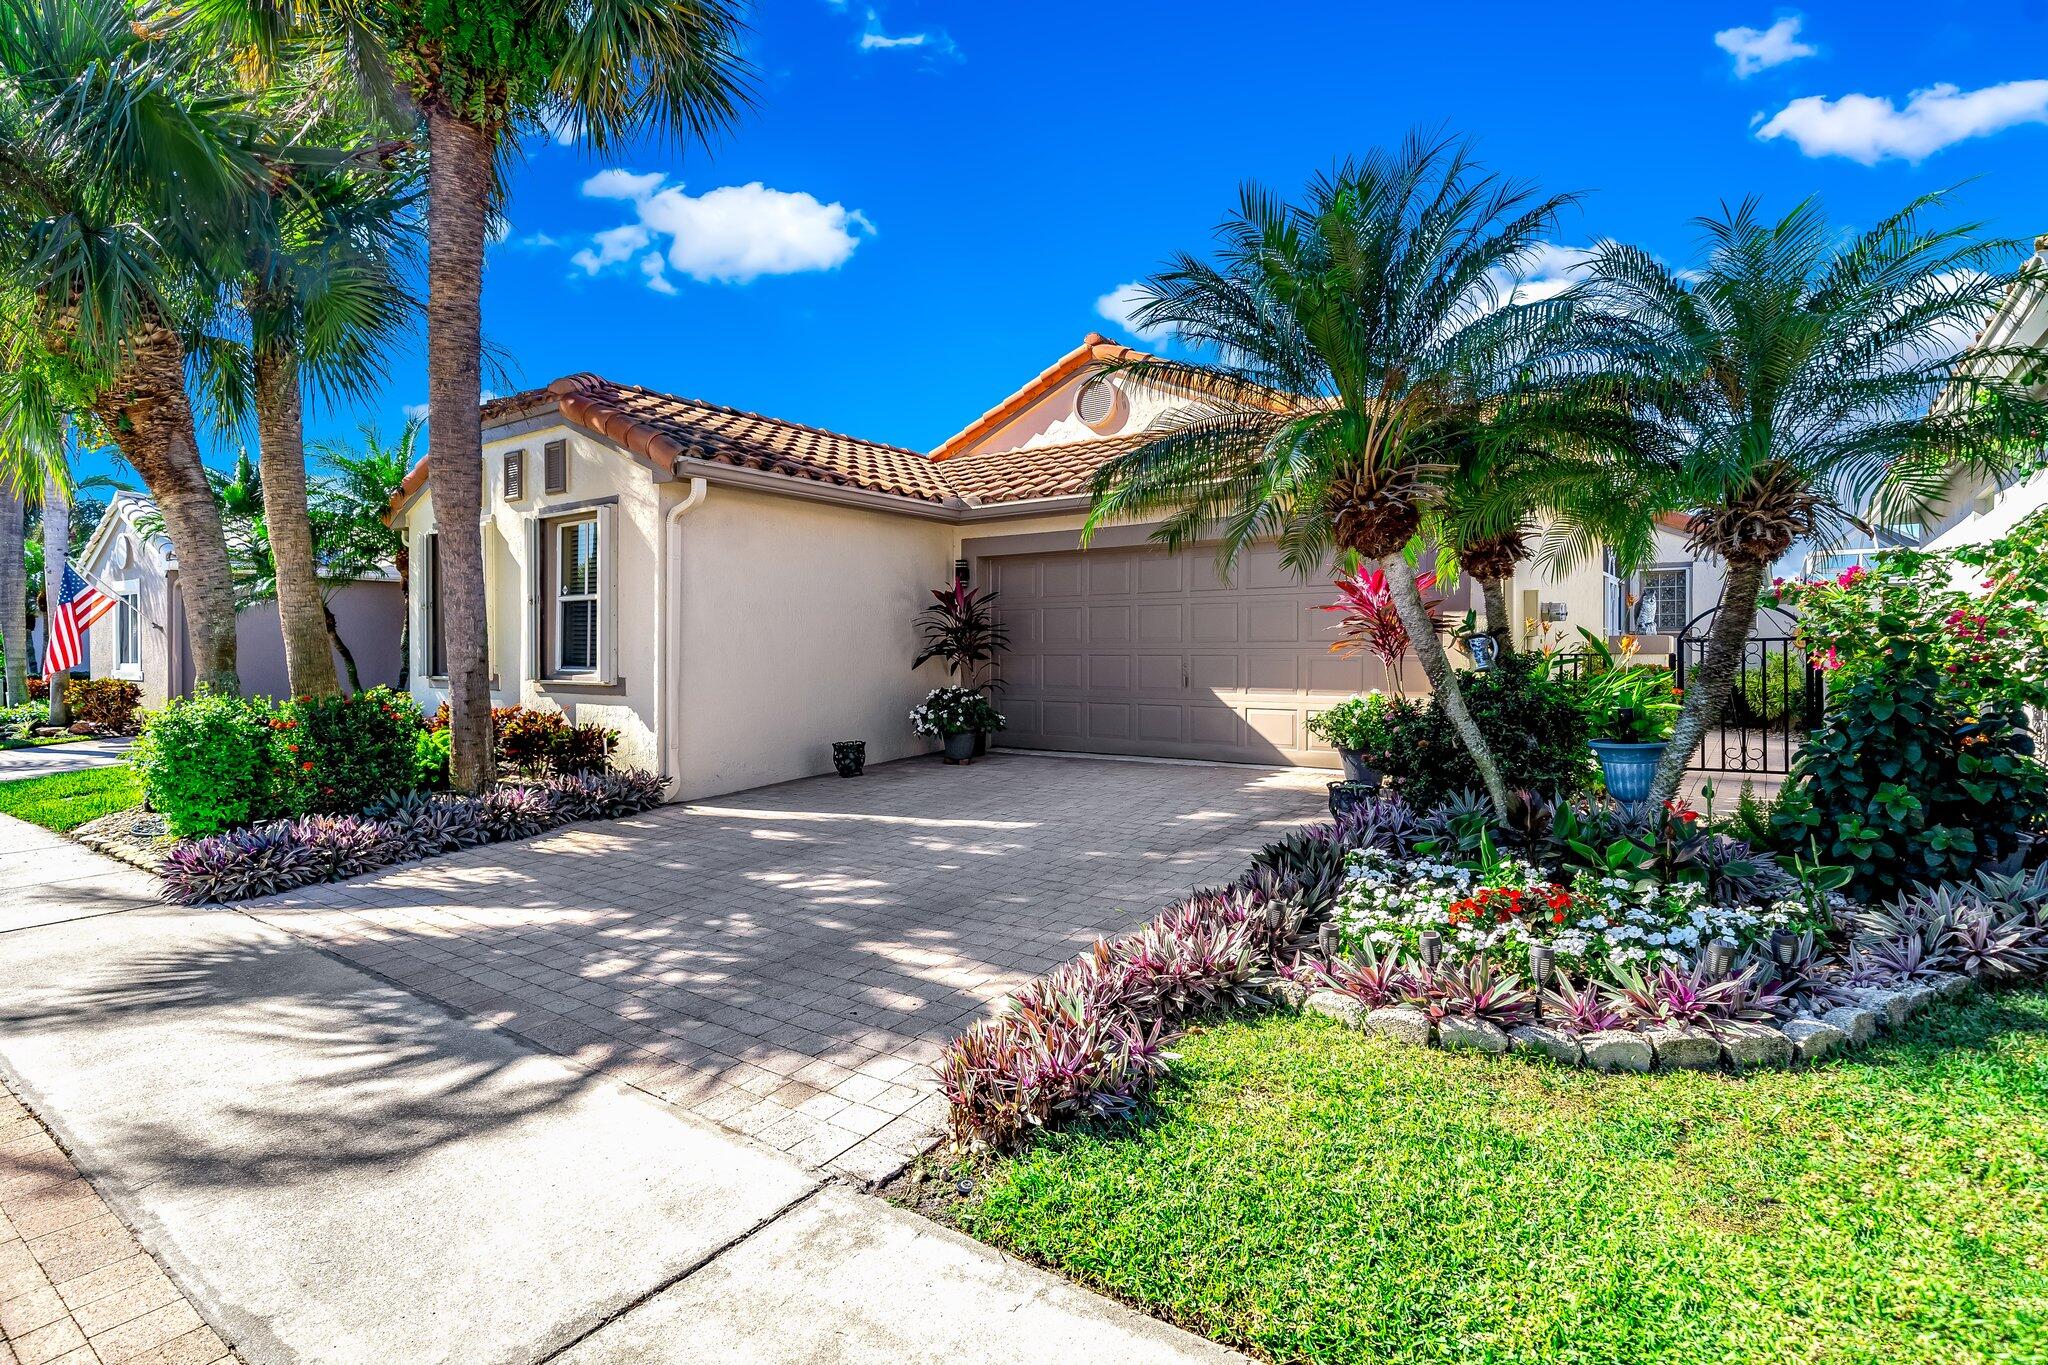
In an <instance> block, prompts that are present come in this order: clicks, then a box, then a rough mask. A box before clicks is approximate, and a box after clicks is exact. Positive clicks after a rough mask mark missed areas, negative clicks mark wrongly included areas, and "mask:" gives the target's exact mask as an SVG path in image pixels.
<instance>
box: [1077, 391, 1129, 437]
mask: <svg viewBox="0 0 2048 1365" xmlns="http://www.w3.org/2000/svg"><path fill="white" fill-rule="evenodd" d="M1128 408H1129V404H1128V403H1127V402H1126V400H1125V398H1124V391H1123V390H1122V389H1120V388H1118V387H1117V386H1116V385H1115V384H1112V383H1110V381H1109V380H1107V379H1103V378H1099V377H1098V378H1095V379H1091V380H1089V381H1088V382H1087V383H1085V384H1083V385H1082V386H1081V387H1080V389H1079V390H1077V391H1076V392H1075V394H1074V415H1075V416H1076V417H1078V418H1080V419H1081V421H1082V422H1083V423H1085V424H1086V425H1087V427H1088V428H1089V430H1091V431H1095V432H1098V433H1101V432H1110V431H1114V430H1116V429H1117V428H1118V427H1120V426H1122V425H1123V423H1124V414H1125V412H1126V411H1127V410H1128Z"/></svg>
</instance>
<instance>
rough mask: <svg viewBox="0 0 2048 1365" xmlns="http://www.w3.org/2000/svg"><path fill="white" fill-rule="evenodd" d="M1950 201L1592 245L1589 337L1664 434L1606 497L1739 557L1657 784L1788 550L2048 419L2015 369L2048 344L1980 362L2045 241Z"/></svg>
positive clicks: (1892, 506)
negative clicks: (1863, 222) (1943, 214)
mask: <svg viewBox="0 0 2048 1365" xmlns="http://www.w3.org/2000/svg"><path fill="white" fill-rule="evenodd" d="M1945 198H1946V196H1945V195H1942V194H1931V195H1926V196H1923V197H1921V198H1918V199H1915V200H1914V201H1912V202H1911V203H1909V204H1907V205H1906V206H1905V207H1904V208H1902V209H1901V210H1899V211H1898V212H1897V213H1894V214H1892V215H1890V216H1889V217H1886V218H1884V219H1882V220H1881V221H1879V222H1877V223H1876V224H1874V225H1872V226H1871V227H1869V228H1867V229H1865V230H1863V231H1860V232H1855V233H1849V234H1844V233H1841V232H1839V231H1837V230H1836V229H1834V228H1832V227H1830V225H1829V223H1828V221H1827V218H1826V216H1825V215H1824V214H1823V212H1822V210H1821V207H1820V205H1819V204H1818V203H1816V202H1814V201H1811V200H1808V201H1806V202H1803V203H1801V204H1799V205H1798V206H1796V207H1795V208H1793V209H1792V211H1791V212H1789V213H1788V214H1786V215H1785V216H1784V217H1783V218H1781V219H1778V220H1777V221H1775V222H1771V221H1767V220H1766V219H1765V218H1764V217H1763V215H1762V210H1761V208H1760V206H1759V205H1758V204H1757V203H1756V202H1755V201H1753V200H1752V201H1747V202H1744V203H1743V204H1741V205H1739V206H1734V207H1729V206H1725V205H1724V206H1723V208H1722V210H1721V211H1720V212H1719V213H1716V214H1713V215H1710V216H1707V217H1704V218H1701V219H1699V220H1698V226H1699V228H1700V230H1701V232H1702V234H1703V237H1704V242H1703V249H1702V250H1701V251H1700V253H1699V255H1698V259H1697V260H1696V261H1695V262H1694V263H1693V265H1692V267H1691V269H1689V270H1686V271H1679V270H1676V269H1673V268H1671V267H1669V266H1666V265H1664V264H1663V263H1661V262H1659V261H1658V260H1656V259H1655V258H1654V257H1652V256H1650V255H1649V254H1648V253H1647V252H1644V251H1642V250H1639V249H1637V248H1634V247H1628V246H1620V245H1612V244H1610V245H1606V246H1603V247H1601V248H1600V249H1598V250H1597V251H1595V252H1594V253H1593V255H1592V258H1591V261H1590V263H1589V274H1588V280H1587V283H1586V285H1585V287H1584V297H1583V298H1582V299H1581V300H1580V305H1581V313H1582V321H1584V322H1585V324H1586V326H1587V328H1588V331H1587V333H1586V341H1587V344H1588V347H1589V354H1591V355H1592V356H1594V357H1596V358H1597V360H1596V364H1597V367H1598V368H1600V369H1601V370H1602V371H1603V372H1604V375H1605V377H1606V380H1607V382H1608V383H1609V384H1610V385H1611V392H1612V394H1613V395H1614V396H1615V397H1616V398H1617V399H1618V400H1620V401H1625V402H1626V403H1628V404H1629V405H1631V407H1632V409H1633V410H1634V411H1635V413H1636V414H1637V415H1638V416H1639V417H1640V418H1641V419H1642V420H1643V422H1644V423H1645V425H1646V439H1643V440H1642V441H1640V442H1639V443H1638V444H1637V445H1636V447H1635V448H1634V450H1633V451H1632V452H1631V453H1630V455H1629V457H1628V459H1627V460H1626V461H1625V462H1623V463H1622V464H1620V465H1618V466H1617V467H1615V468H1613V469H1611V470H1609V471H1607V476H1606V477H1604V478H1596V479H1593V480H1591V481H1590V482H1589V484H1588V486H1587V491H1586V492H1585V494H1584V499H1585V500H1586V502H1588V503H1589V504H1597V503H1610V504H1611V503H1612V502H1614V501H1615V500H1617V499H1618V498H1621V497H1624V496H1625V497H1628V498H1631V499H1633V500H1634V501H1635V503H1636V505H1637V507H1638V509H1639V511H1640V516H1641V521H1642V522H1643V523H1644V524H1647V523H1648V521H1649V519H1650V517H1652V516H1653V515H1655V514H1656V513H1659V512H1679V513H1683V514H1686V515H1688V516H1689V517H1690V519H1691V520H1690V530H1689V532H1688V537H1687V538H1688V542H1689V545H1690V548H1691V549H1692V550H1693V552H1694V553H1696V554H1702V555H1711V556H1714V557H1716V558H1718V559H1720V560H1721V561H1722V562H1723V563H1724V564H1725V565H1726V566H1727V586H1726V589H1725V591H1724V594H1723V597H1722V602H1721V607H1720V610H1719V612H1718V613H1717V614H1716V615H1715V617H1714V621H1713V624H1712V626H1711V627H1710V629H1709V631H1708V638H1707V643H1706V647H1705V654H1704V658H1703V659H1702V661H1701V663H1700V666H1699V667H1698V668H1697V670H1694V671H1692V672H1690V673H1689V674H1688V686H1687V691H1686V696H1685V702H1684V706H1683V708H1682V709H1681V711H1680V713H1679V716H1678V720H1677V722H1676V725H1675V727H1674V730H1673V734H1672V739H1671V744H1670V747H1669V748H1668V749H1667V750H1666V752H1665V755H1664V760H1663V764H1662V766H1661V767H1660V768H1659V769H1658V772H1657V776H1656V780H1655V782H1654V784H1653V786H1652V789H1651V793H1650V797H1651V799H1652V800H1657V801H1661V800H1668V799H1670V798H1671V797H1672V796H1673V795H1674V794H1675V793H1676V792H1677V790H1678V783H1679V781H1680V779H1681V778H1682V776H1683V774H1684V771H1685V767H1686V764H1687V762H1688V761H1689V759H1690V757H1691V755H1692V752H1693V750H1694V749H1695V748H1696V747H1697V746H1698V744H1699V742H1700V739H1701V737H1702V736H1703V735H1704V734H1705V732H1706V730H1707V729H1708V727H1710V726H1711V725H1713V724H1714V723H1715V722H1716V721H1717V720H1718V719H1719V717H1720V714H1721V711H1722V708H1723V707H1724V706H1725V705H1726V704H1727V700H1728V695H1729V692H1730V690H1731V689H1732V687H1733V685H1734V682H1735V678H1736V675H1737V673H1738V671H1739V670H1740V667H1741V663H1742V657H1743V651H1744V647H1745V642H1746V640H1747V639H1748V636H1749V632H1750V629H1751V626H1752V624H1753V623H1754V621H1755V619H1756V612H1757V596H1758V592H1759V590H1760V589H1761V588H1762V586H1763V583H1764V579H1765V576H1766V575H1767V574H1768V573H1769V571H1770V568H1771V565H1772V564H1773V563H1775V562H1776V561H1777V560H1778V559H1779V558H1780V557H1782V556H1783V555H1784V554H1785V553H1786V552H1787V551H1788V550H1789V549H1790V548H1791V547H1792V546H1793V545H1794V544H1795V543H1797V542H1800V541H1802V540H1805V541H1813V542H1816V543H1819V544H1823V545H1825V544H1828V543H1831V542H1832V541H1833V539H1834V538H1835V537H1836V536H1838V535H1839V534H1840V533H1842V532H1843V531H1844V530H1845V529H1847V528H1848V527H1849V526H1850V525H1852V524H1853V521H1854V519H1858V518H1870V517H1874V518H1875V519H1878V520H1887V521H1889V520H1895V519H1898V518H1901V517H1907V516H1911V515H1912V514H1914V513H1915V512H1917V511H1919V510H1920V509H1922V508H1923V507H1925V506H1926V505H1927V504H1928V503H1929V502H1930V501H1931V500H1932V499H1934V498H1935V497H1937V496H1938V495H1939V494H1940V492H1941V490H1942V488H1943V487H1944V486H1945V484H1946V482H1947V481H1948V479H1949V478H1950V477H1951V476H1952V475H1953V474H1954V473H1955V472H1956V471H1957V470H1959V469H1962V468H1976V469H1981V470H1989V471H1994V472H2001V473H2002V472H2005V471H2008V470H2010V469H2012V468H2014V467H2015V466H2016V465H2017V464H2018V463H2019V462H2020V461H2021V460H2022V459H2024V458H2026V452H2028V451H2030V450H2038V449H2039V445H2040V442H2041V441H2042V439H2043V437H2044V434H2048V405H2044V404H2043V403H2041V402H2040V401H2039V400H2038V399H2037V398H2035V397H2032V396H2030V395H2028V394H2027V393H2026V392H2024V391H2023V390H2021V389H2020V388H2019V387H2018V386H2017V385H2016V384H2015V383H2013V382H2011V381H2009V380H2007V379H2006V378H2004V377H2003V376H2005V375H2007V374H2010V373H2016V372H2023V371H2025V370H2027V369H2029V368H2031V367H2032V366H2033V365H2036V364H2039V363H2040V362H2041V361H2042V360H2043V359H2048V357H2044V356H2043V355H2042V354H2041V352H2039V351H2038V350H2035V349H2033V348H2029V347H2023V346H2015V345H2001V346H1998V347H1995V348H1990V349H1979V350H1977V351H1976V352H1974V359H1973V360H1972V361H1971V363H1968V364H1965V363H1964V362H1965V360H1966V357H1970V356H1972V354H1973V352H1972V350H1971V345H1970V337H1971V336H1972V334H1973V333H1974V332H1975V331H1976V329H1977V328H1978V327H1980V326H1981V325H1982V323H1983V322H1984V320H1985V319H1986V318H1988V317H1989V316H1990V314H1991V312H1992V310H1993V309H1994V308H1995V307H1996V306H1997V304H1998V302H1999V300H2000V299H2001V298H2002V297H2003V296H2004V294H2005V291H2006V290H2007V289H2008V288H2009V287H2010V286H2012V285H2013V284H2014V283H2015V281H2016V278H2017V277H2016V275H2015V274H2014V272H2013V270H2012V269H2011V268H2010V266H2009V262H2011V261H2013V260H2015V259H2022V258H2024V256H2025V252H2024V250H2023V249H2022V248H2020V247H2019V245H2018V244H2017V243H2014V242H2010V241H2004V240H1999V239H1996V238H1990V237H1986V236H1984V235H1983V234H1982V230H1981V225H1978V224H1960V225H1954V226H1939V225H1936V224H1934V223H1933V222H1932V221H1931V219H1932V217H1933V215H1934V213H1935V212H1936V210H1938V209H1939V208H1941V207H1942V205H1943V203H1944V200H1945ZM1624 490H1625V491H1624Z"/></svg>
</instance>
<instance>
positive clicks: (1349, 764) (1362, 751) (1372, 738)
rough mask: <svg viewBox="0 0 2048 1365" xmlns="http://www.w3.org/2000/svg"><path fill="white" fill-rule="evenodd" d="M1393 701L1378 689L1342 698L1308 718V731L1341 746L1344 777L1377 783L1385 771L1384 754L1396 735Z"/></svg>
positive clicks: (1339, 751)
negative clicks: (1391, 720)
mask: <svg viewBox="0 0 2048 1365" xmlns="http://www.w3.org/2000/svg"><path fill="white" fill-rule="evenodd" d="M1393 709H1394V708H1393V704H1392V703H1391V702H1389V701H1388V700H1387V698H1386V696H1385V695H1384V694H1382V693H1379V692H1374V693H1372V694H1371V695H1369V696H1364V697H1352V698H1350V699H1348V700H1346V701H1340V702H1338V703H1337V704H1336V705H1335V706H1333V707H1331V708H1330V709H1329V710H1327V711H1318V712H1317V713H1316V714H1315V715H1313V716H1310V717H1309V718H1308V732H1309V733H1310V734H1312V735H1314V736H1315V737H1316V738H1317V739H1320V740H1322V741H1323V742H1324V743H1326V744H1329V745H1331V746H1332V747H1334V748H1335V749H1336V750H1337V757H1338V758H1339V759H1341V760H1342V761H1343V764H1344V780H1345V781H1347V782H1362V783H1365V784H1366V785H1368V786H1374V787H1377V786H1378V785H1379V784H1380V778H1381V776H1382V775H1383V772H1384V767H1385V765H1384V763H1383V761H1382V756H1383V755H1384V754H1385V753H1386V751H1387V745H1388V742H1389V741H1390V740H1391V739H1392V737H1393V727H1392V724H1391V722H1390V717H1391V715H1392V713H1393Z"/></svg>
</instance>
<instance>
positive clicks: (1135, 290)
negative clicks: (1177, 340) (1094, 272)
mask: <svg viewBox="0 0 2048 1365" xmlns="http://www.w3.org/2000/svg"><path fill="white" fill-rule="evenodd" d="M1150 297H1151V295H1149V294H1147V293H1146V292H1145V286H1144V285H1143V284H1142V283H1141V282H1139V281H1137V280H1132V281H1131V282H1130V283H1129V284H1120V285H1118V286H1117V287H1116V288H1114V289H1112V290H1110V291H1109V292H1108V293H1107V294H1104V295H1103V296H1102V297H1101V298H1099V299H1097V300H1095V315H1096V316H1097V317H1100V318H1102V319H1104V320H1106V321H1109V322H1113V323H1115V324H1116V325H1117V326H1118V327H1121V328H1122V329H1123V330H1124V331H1125V332H1126V333H1128V334H1129V335H1131V336H1134V337H1136V338H1137V339H1138V340H1140V341H1147V342H1151V343H1153V344H1155V345H1156V344H1158V343H1159V342H1162V341H1165V340H1167V339H1168V338H1170V337H1172V335H1173V328H1172V327H1171V326H1170V325H1165V324H1159V323H1155V324H1153V325H1152V326H1150V327H1140V326H1139V325H1138V323H1137V315H1138V309H1139V308H1140V307H1141V306H1143V304H1144V303H1145V301H1146V300H1147V299H1148V298H1150Z"/></svg>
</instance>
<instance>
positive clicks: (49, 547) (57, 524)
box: [43, 469, 71, 725]
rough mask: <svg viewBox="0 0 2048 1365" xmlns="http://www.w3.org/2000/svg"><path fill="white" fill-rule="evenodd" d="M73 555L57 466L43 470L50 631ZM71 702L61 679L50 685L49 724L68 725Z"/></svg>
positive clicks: (67, 500) (67, 499)
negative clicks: (52, 616)
mask: <svg viewBox="0 0 2048 1365" xmlns="http://www.w3.org/2000/svg"><path fill="white" fill-rule="evenodd" d="M70 558H71V497H70V495H69V494H68V493H66V492H65V491H64V483H63V480H62V479H61V478H60V477H59V476H58V472H57V471H56V470H55V469H49V470H46V471H44V474H43V631H44V633H45V635H46V636H47V634H48V632H49V622H50V608H51V606H53V605H54V604H55V601H56V598H55V594H56V593H59V592H61V591H62V590H63V588H62V585H63V582H64V566H65V564H66V563H68V562H69V561H70ZM70 723H71V703H70V702H68V701H66V700H65V699H64V687H63V685H62V683H54V684H52V686H51V688H50V724H52V725H69V724H70Z"/></svg>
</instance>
